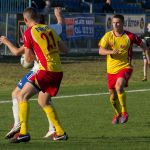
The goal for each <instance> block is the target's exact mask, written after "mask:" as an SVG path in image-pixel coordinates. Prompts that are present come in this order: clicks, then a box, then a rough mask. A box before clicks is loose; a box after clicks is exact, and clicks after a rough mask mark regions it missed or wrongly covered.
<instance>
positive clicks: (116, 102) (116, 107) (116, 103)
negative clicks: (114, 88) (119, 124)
mask: <svg viewBox="0 0 150 150" xmlns="http://www.w3.org/2000/svg"><path fill="white" fill-rule="evenodd" d="M110 102H111V104H112V107H113V108H114V110H115V113H116V115H117V116H119V115H120V112H121V110H120V103H119V100H118V98H117V99H116V100H113V99H112V98H111V97H110Z"/></svg>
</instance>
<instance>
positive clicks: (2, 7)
mask: <svg viewBox="0 0 150 150" xmlns="http://www.w3.org/2000/svg"><path fill="white" fill-rule="evenodd" d="M29 6H32V7H34V8H36V9H37V10H38V11H39V12H40V13H42V14H44V15H45V16H46V20H47V23H48V24H49V23H56V18H55V16H54V13H53V9H54V7H58V6H59V7H62V16H63V18H64V20H65V24H63V32H62V34H61V38H62V39H63V40H64V41H65V42H66V44H67V46H68V47H69V48H70V51H69V54H70V55H71V56H81V55H86V56H96V55H98V42H99V40H100V38H101V37H102V36H103V35H104V33H105V32H106V31H108V30H110V29H111V17H112V15H113V14H114V13H121V14H123V15H124V16H125V28H126V29H128V30H129V31H132V32H134V33H136V34H138V35H140V34H142V33H143V32H144V31H145V30H146V24H147V23H148V22H149V21H150V0H0V35H5V36H7V37H8V39H10V40H11V41H12V42H13V43H14V44H15V45H17V46H20V45H21V44H22V33H23V32H24V30H25V29H26V26H25V24H24V22H23V19H22V12H23V10H24V8H26V7H29ZM134 51H140V50H139V49H138V47H135V49H134ZM11 55H12V54H11V53H10V51H9V50H8V49H7V47H5V46H3V45H1V46H0V57H1V58H3V57H4V56H11Z"/></svg>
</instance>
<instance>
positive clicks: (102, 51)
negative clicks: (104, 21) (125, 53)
mask: <svg viewBox="0 0 150 150" xmlns="http://www.w3.org/2000/svg"><path fill="white" fill-rule="evenodd" d="M99 54H100V55H113V54H118V50H109V49H106V48H103V47H101V46H100V47H99Z"/></svg>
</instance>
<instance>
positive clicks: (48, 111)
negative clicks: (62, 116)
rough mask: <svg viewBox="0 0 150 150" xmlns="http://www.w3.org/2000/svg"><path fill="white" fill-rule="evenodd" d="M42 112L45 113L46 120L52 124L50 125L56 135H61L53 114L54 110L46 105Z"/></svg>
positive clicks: (60, 129) (62, 132)
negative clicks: (52, 126)
mask: <svg viewBox="0 0 150 150" xmlns="http://www.w3.org/2000/svg"><path fill="white" fill-rule="evenodd" d="M43 110H44V111H45V113H46V115H47V118H48V119H49V120H50V121H51V122H52V124H53V125H54V127H55V129H56V132H57V135H63V134H64V131H63V129H62V128H61V126H60V124H59V123H58V120H57V119H56V115H55V113H54V109H53V107H52V106H51V105H47V106H45V107H44V108H43Z"/></svg>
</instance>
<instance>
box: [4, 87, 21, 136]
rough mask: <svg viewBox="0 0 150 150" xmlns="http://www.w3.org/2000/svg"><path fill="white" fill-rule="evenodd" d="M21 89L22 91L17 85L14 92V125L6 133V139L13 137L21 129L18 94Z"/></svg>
mask: <svg viewBox="0 0 150 150" xmlns="http://www.w3.org/2000/svg"><path fill="white" fill-rule="evenodd" d="M20 91H21V90H20V88H19V87H16V88H15V89H14V90H13V92H12V103H13V106H12V112H13V118H14V125H13V128H12V129H11V130H10V131H9V132H8V133H7V134H6V135H5V138H6V139H9V138H11V137H13V136H14V135H15V134H16V133H17V132H19V130H20V120H19V106H18V100H17V95H18V93H19V92H20Z"/></svg>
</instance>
